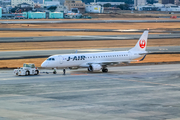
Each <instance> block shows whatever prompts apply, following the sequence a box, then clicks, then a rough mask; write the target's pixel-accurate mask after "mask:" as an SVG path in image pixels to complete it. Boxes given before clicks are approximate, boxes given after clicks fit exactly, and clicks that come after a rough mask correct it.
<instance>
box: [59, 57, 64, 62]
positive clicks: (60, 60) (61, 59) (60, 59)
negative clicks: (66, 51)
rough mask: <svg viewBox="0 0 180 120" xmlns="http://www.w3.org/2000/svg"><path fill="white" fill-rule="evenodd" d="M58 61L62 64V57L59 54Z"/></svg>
mask: <svg viewBox="0 0 180 120" xmlns="http://www.w3.org/2000/svg"><path fill="white" fill-rule="evenodd" d="M59 63H60V64H62V63H63V57H62V56H59Z"/></svg>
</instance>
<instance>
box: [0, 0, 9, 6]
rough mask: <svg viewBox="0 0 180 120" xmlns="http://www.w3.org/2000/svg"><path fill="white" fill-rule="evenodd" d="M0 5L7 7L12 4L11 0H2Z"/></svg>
mask: <svg viewBox="0 0 180 120" xmlns="http://www.w3.org/2000/svg"><path fill="white" fill-rule="evenodd" d="M0 5H1V6H2V7H6V6H7V5H11V0H1V1H0Z"/></svg>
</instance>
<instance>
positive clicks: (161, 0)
mask: <svg viewBox="0 0 180 120" xmlns="http://www.w3.org/2000/svg"><path fill="white" fill-rule="evenodd" d="M174 1H175V0H159V3H161V4H169V3H170V4H174Z"/></svg>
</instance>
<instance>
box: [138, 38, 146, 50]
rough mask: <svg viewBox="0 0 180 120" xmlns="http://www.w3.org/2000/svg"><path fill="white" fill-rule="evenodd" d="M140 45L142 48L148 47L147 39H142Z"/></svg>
mask: <svg viewBox="0 0 180 120" xmlns="http://www.w3.org/2000/svg"><path fill="white" fill-rule="evenodd" d="M139 46H140V48H142V49H143V48H145V47H146V41H145V40H140V41H139Z"/></svg>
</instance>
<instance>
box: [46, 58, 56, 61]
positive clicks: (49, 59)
mask: <svg viewBox="0 0 180 120" xmlns="http://www.w3.org/2000/svg"><path fill="white" fill-rule="evenodd" d="M47 60H48V61H51V60H52V61H55V59H54V58H48V59H47Z"/></svg>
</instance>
